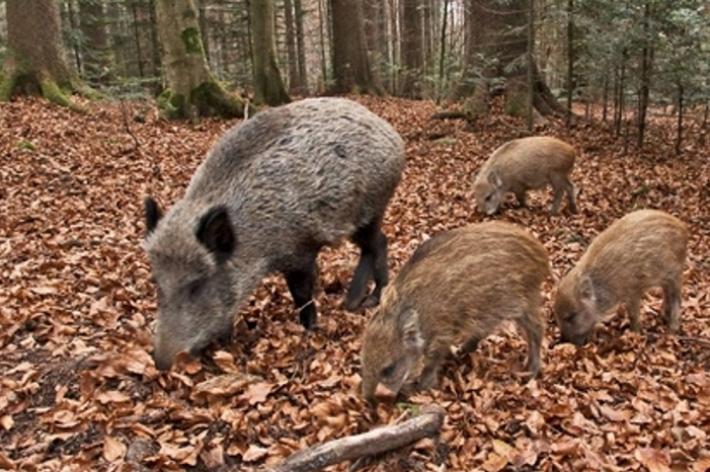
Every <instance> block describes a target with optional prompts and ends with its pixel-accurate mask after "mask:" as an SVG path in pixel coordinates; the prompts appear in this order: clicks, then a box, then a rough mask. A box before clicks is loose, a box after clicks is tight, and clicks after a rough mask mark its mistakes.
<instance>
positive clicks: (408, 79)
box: [401, 0, 446, 98]
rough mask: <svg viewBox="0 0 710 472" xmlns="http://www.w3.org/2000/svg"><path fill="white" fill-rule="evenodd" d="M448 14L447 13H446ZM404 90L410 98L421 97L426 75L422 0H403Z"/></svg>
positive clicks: (403, 92)
mask: <svg viewBox="0 0 710 472" xmlns="http://www.w3.org/2000/svg"><path fill="white" fill-rule="evenodd" d="M444 16H446V15H444ZM401 47H402V65H403V66H404V71H403V72H402V90H401V94H402V96H405V97H410V98H421V95H422V87H421V85H422V84H421V81H422V78H423V77H422V76H423V75H424V34H423V31H422V2H421V0H403V1H402V45H401Z"/></svg>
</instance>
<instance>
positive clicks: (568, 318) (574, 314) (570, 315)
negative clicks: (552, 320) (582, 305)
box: [565, 312, 577, 322]
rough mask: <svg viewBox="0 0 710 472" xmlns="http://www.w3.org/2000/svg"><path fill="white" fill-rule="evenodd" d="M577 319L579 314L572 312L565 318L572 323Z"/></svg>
mask: <svg viewBox="0 0 710 472" xmlns="http://www.w3.org/2000/svg"><path fill="white" fill-rule="evenodd" d="M576 317H577V313H574V312H572V313H570V314H568V315H567V316H566V317H565V321H569V322H572V321H574V319H575V318H576Z"/></svg>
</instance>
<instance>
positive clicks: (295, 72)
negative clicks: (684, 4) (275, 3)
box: [284, 0, 302, 95]
mask: <svg viewBox="0 0 710 472" xmlns="http://www.w3.org/2000/svg"><path fill="white" fill-rule="evenodd" d="M284 20H285V22H286V53H287V54H288V89H289V92H290V93H292V94H296V95H298V94H300V93H302V90H301V89H302V87H301V75H300V73H299V63H298V62H299V57H298V53H297V52H296V49H297V48H296V34H295V29H296V25H295V23H294V18H293V3H292V2H291V0H284Z"/></svg>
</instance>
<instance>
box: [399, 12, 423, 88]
mask: <svg viewBox="0 0 710 472" xmlns="http://www.w3.org/2000/svg"><path fill="white" fill-rule="evenodd" d="M421 6H422V5H421V0H402V46H401V47H402V53H401V54H402V66H403V67H404V71H403V72H402V88H401V90H400V93H401V94H402V95H403V96H405V97H410V98H421V96H422V82H421V78H422V76H423V72H424V35H423V34H422V15H421V14H422V10H421Z"/></svg>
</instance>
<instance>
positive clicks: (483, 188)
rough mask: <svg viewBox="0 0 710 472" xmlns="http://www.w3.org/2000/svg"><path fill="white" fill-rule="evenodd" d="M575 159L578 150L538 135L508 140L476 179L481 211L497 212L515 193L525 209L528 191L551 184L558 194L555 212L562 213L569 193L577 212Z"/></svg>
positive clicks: (489, 159)
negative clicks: (509, 194) (572, 174)
mask: <svg viewBox="0 0 710 472" xmlns="http://www.w3.org/2000/svg"><path fill="white" fill-rule="evenodd" d="M574 157H575V152H574V148H573V147H572V146H570V145H569V144H567V143H565V142H563V141H560V140H559V139H556V138H550V137H546V136H535V137H531V138H522V139H514V140H513V141H508V142H507V143H505V144H504V145H502V146H501V147H499V148H498V149H496V150H495V152H493V154H492V155H491V157H489V158H488V160H487V161H486V162H485V164H483V167H481V170H480V172H479V173H478V175H477V176H476V180H475V181H474V184H473V193H474V197H475V198H476V204H477V207H478V211H480V212H481V213H485V214H487V215H492V214H494V213H496V212H497V211H498V208H499V207H500V204H501V203H502V202H503V198H504V197H505V194H506V193H508V192H512V193H514V194H515V197H516V198H517V199H518V203H519V204H520V206H523V207H524V206H525V193H526V192H527V191H528V190H531V189H539V188H543V187H545V186H547V185H548V184H550V185H552V188H553V190H554V194H555V196H554V200H553V202H552V207H551V211H552V213H553V214H557V212H558V211H559V209H560V203H561V201H562V194H563V193H566V194H567V205H568V206H569V209H570V211H571V212H573V213H576V212H577V204H576V203H575V199H574V186H573V185H572V182H571V181H570V179H569V176H570V173H571V172H572V167H573V166H574Z"/></svg>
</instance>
